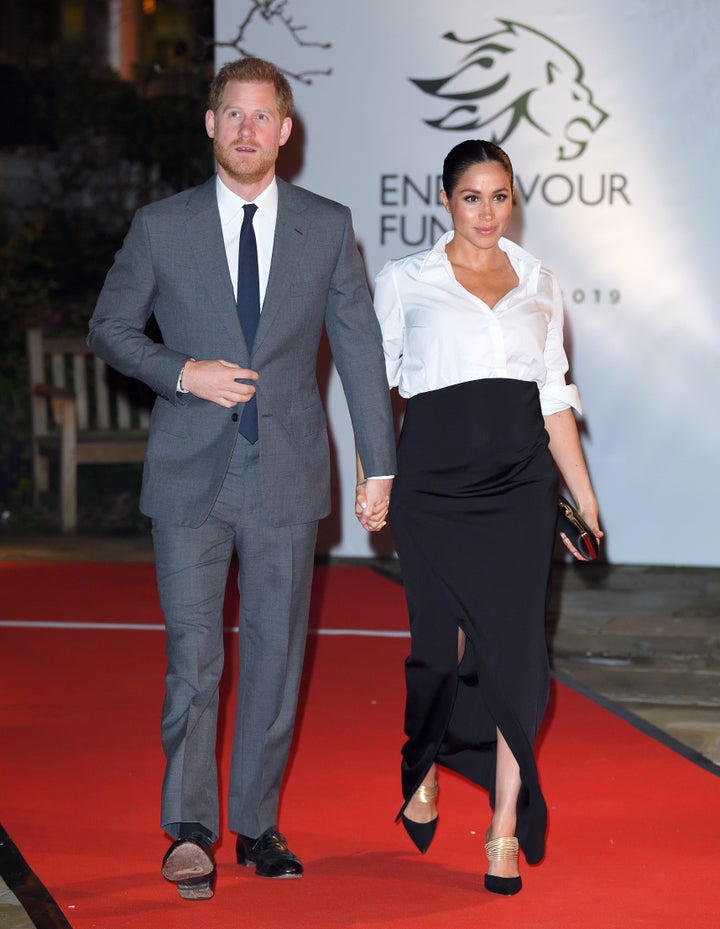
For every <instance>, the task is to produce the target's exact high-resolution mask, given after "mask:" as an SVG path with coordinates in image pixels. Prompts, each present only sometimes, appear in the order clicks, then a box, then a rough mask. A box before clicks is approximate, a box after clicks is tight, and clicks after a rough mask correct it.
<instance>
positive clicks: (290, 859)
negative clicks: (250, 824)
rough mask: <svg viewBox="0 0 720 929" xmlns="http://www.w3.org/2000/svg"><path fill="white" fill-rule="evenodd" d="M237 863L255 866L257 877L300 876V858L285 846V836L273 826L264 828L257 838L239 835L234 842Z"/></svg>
mask: <svg viewBox="0 0 720 929" xmlns="http://www.w3.org/2000/svg"><path fill="white" fill-rule="evenodd" d="M235 852H236V853H237V863H238V864H241V865H245V867H246V868H252V867H253V866H254V867H255V873H256V874H257V875H258V876H259V877H286V878H289V877H302V876H303V866H302V864H301V862H300V859H299V858H298V857H297V856H296V855H293V853H292V852H291V851H290V849H289V848H288V847H287V842H286V841H285V836H284V835H280V833H279V832H278V831H277V829H275V828H274V827H271V828H270V829H266V830H265V832H263V834H262V835H261V836H260V837H259V838H257V839H250V838H248V836H246V835H239V836H238V837H237V842H236V843H235Z"/></svg>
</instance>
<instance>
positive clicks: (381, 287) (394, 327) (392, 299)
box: [374, 261, 404, 387]
mask: <svg viewBox="0 0 720 929" xmlns="http://www.w3.org/2000/svg"><path fill="white" fill-rule="evenodd" d="M395 265H396V262H394V261H388V263H387V264H386V265H385V266H384V267H383V269H382V270H381V271H380V273H379V274H378V276H377V277H376V278H375V299H374V303H375V313H376V315H377V318H378V321H379V323H380V328H381V330H382V337H383V352H384V354H385V371H386V374H387V379H388V384H389V385H390V387H397V386H398V384H399V383H400V373H401V369H402V356H403V343H404V325H403V313H402V302H401V300H400V294H399V292H398V287H397V281H396V279H395Z"/></svg>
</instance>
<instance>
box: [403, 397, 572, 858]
mask: <svg viewBox="0 0 720 929" xmlns="http://www.w3.org/2000/svg"><path fill="white" fill-rule="evenodd" d="M557 483H558V478H557V472H556V470H555V466H554V464H553V461H552V457H551V455H550V452H549V451H548V435H547V432H546V431H545V428H544V422H543V417H542V413H541V410H540V400H539V395H538V390H537V386H536V385H535V384H534V383H529V382H526V381H517V380H510V379H504V378H502V379H500V378H498V379H488V380H479V381H469V382H467V383H462V384H457V385H454V386H451V387H445V388H442V389H440V390H434V391H429V392H427V393H422V394H418V395H416V396H415V397H413V398H411V399H410V400H409V401H408V404H407V408H406V412H405V419H404V422H403V428H402V433H401V436H400V442H399V445H398V473H397V477H396V480H395V484H394V487H393V493H392V498H391V504H390V524H391V527H392V531H393V537H394V541H395V545H396V548H397V552H398V556H399V558H400V564H401V568H402V575H403V582H404V586H405V595H406V598H407V604H408V610H409V614H410V631H411V650H410V655H409V657H408V659H407V661H406V663H405V677H406V687H407V702H406V711H405V734H406V735H407V742H406V743H405V745H404V746H403V752H402V754H403V761H402V791H403V797H404V801H405V802H404V804H403V807H402V809H401V811H400V812H402V810H403V809H404V808H405V805H406V804H407V802H408V801H409V799H410V797H411V796H412V795H413V793H414V792H415V790H416V789H417V788H418V786H419V785H420V783H421V782H422V780H423V778H424V777H425V775H426V774H427V772H428V770H429V768H430V766H431V765H432V763H433V762H434V761H435V762H437V763H438V764H440V765H444V766H445V767H447V768H451V769H453V770H455V771H457V772H458V773H460V774H462V775H464V776H465V777H467V778H469V779H470V780H471V781H473V782H475V783H477V784H479V785H481V786H482V787H484V788H485V789H486V790H487V791H488V792H489V795H490V804H491V806H493V807H494V803H495V796H494V787H495V760H496V750H497V729H499V730H500V732H502V734H503V736H504V738H505V740H506V741H507V743H508V745H509V747H510V749H511V751H512V753H513V755H514V756H515V758H516V760H517V762H518V764H519V766H520V776H521V780H522V786H521V791H520V797H519V800H518V825H517V832H516V834H517V837H518V841H519V843H520V847H521V848H522V850H523V852H524V854H525V857H526V859H527V861H528V862H530V863H534V862H537V861H539V860H540V859H541V858H542V856H543V854H544V849H545V830H546V824H547V808H546V805H545V800H544V798H543V795H542V792H541V790H540V785H539V782H538V773H537V768H536V765H535V759H534V755H533V745H534V741H535V738H536V736H537V732H538V728H539V726H540V722H541V720H542V717H543V714H544V712H545V708H546V705H547V699H548V692H549V664H548V657H547V648H546V644H545V610H546V605H547V596H548V585H549V578H550V566H551V559H552V550H553V542H554V532H555V525H556V510H557V503H556V500H557ZM458 628H460V629H462V630H463V632H464V633H465V635H466V636H467V644H466V648H465V652H464V655H463V658H462V660H461V661H460V663H459V664H458ZM398 815H399V814H398Z"/></svg>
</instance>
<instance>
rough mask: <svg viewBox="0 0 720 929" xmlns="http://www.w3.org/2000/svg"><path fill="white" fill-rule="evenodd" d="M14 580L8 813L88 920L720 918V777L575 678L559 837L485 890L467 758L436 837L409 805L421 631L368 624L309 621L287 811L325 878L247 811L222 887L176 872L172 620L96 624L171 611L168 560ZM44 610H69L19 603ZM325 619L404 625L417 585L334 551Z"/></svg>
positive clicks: (555, 781)
mask: <svg viewBox="0 0 720 929" xmlns="http://www.w3.org/2000/svg"><path fill="white" fill-rule="evenodd" d="M0 583H1V584H2V603H1V605H0V620H2V621H3V623H5V624H4V625H1V626H0V752H1V757H2V763H1V764H0V822H2V824H3V826H4V827H5V829H6V830H7V832H8V833H9V835H10V837H11V838H12V839H13V840H14V842H15V843H16V845H17V846H18V848H19V849H20V851H21V852H22V854H23V855H24V856H25V858H26V860H27V862H28V863H29V865H30V866H31V868H33V869H34V871H35V872H36V873H37V875H38V876H39V877H40V879H41V880H42V881H43V882H44V883H45V885H46V887H47V888H48V889H49V891H50V893H51V894H52V895H53V896H54V898H55V900H56V901H57V903H58V904H59V905H60V907H61V909H62V911H63V913H64V914H65V916H66V917H67V919H68V921H69V923H70V925H71V926H72V927H73V929H121V927H122V929H126V927H127V929H190V927H192V929H198V927H199V929H246V927H247V929H322V927H327V929H335V927H360V929H370V927H374V929H445V927H447V929H450V927H452V929H465V927H473V929H474V927H477V926H486V927H490V929H495V927H505V926H507V927H512V929H560V927H568V929H627V927H648V929H705V927H708V929H709V927H711V926H712V927H713V929H715V927H716V926H717V924H718V916H719V914H720V892H719V891H718V886H717V878H716V874H717V871H718V866H720V842H719V840H718V836H719V835H720V779H719V778H717V777H715V776H714V775H712V774H710V773H708V772H707V771H703V770H702V769H700V768H698V767H696V766H694V765H693V764H691V763H690V762H689V761H687V760H685V759H683V758H681V757H680V756H678V755H676V754H674V753H673V752H672V751H670V750H669V749H668V748H666V747H664V746H662V745H660V744H659V743H657V742H654V741H653V740H652V739H650V738H648V737H647V736H646V735H643V734H642V733H640V732H638V731H637V730H636V729H634V728H633V727H632V726H631V725H629V724H628V723H626V722H624V721H622V720H620V719H618V718H617V717H615V716H614V715H612V714H611V713H609V712H607V711H606V710H604V709H601V708H600V707H598V706H596V705H595V704H593V703H592V702H590V701H589V700H587V699H586V698H584V697H581V696H579V695H578V694H576V693H574V692H573V691H572V690H570V689H568V688H567V687H564V686H561V685H559V684H555V685H554V688H553V700H552V705H551V711H550V713H549V714H548V725H547V726H546V729H545V732H544V737H543V740H542V744H541V747H540V751H539V764H540V772H541V776H542V781H543V786H544V789H545V793H546V796H547V799H548V804H549V807H550V831H549V838H548V853H547V856H546V859H545V861H544V862H543V863H542V864H541V865H539V866H536V867H533V868H529V867H527V866H526V865H524V866H523V867H522V873H523V881H524V889H523V892H522V893H521V894H519V896H517V897H514V898H511V899H505V898H498V897H494V896H492V895H490V894H487V893H485V892H484V891H483V889H482V879H481V875H482V872H483V870H484V864H483V863H484V856H483V852H482V833H483V832H484V829H485V827H486V825H487V821H488V807H487V801H486V798H485V796H484V794H482V793H481V792H480V791H479V790H477V789H476V788H473V787H471V786H470V785H468V784H465V783H464V782H462V781H461V780H460V779H459V778H457V777H455V776H453V775H451V774H449V773H447V772H441V797H440V804H439V808H440V816H441V820H440V825H439V827H438V833H437V837H436V839H435V842H434V843H433V845H432V847H431V849H430V851H429V852H428V854H427V855H425V856H420V855H419V854H417V853H416V852H415V851H414V850H413V848H412V846H411V845H410V842H409V840H408V839H407V837H406V836H405V834H404V832H403V830H402V828H401V827H398V826H395V825H394V823H393V820H394V817H395V814H396V812H397V808H398V806H399V803H400V796H399V778H398V767H399V749H400V745H401V742H402V698H403V693H402V688H403V668H402V663H403V660H404V657H405V654H406V651H407V646H408V643H407V641H406V640H405V639H404V638H392V637H377V636H375V637H371V636H358V635H312V636H311V637H310V639H309V644H308V661H307V665H306V675H305V687H304V690H303V699H302V705H301V709H300V717H299V723H298V734H297V735H298V737H297V739H296V750H295V753H294V756H293V761H292V769H291V773H290V777H289V779H288V782H287V788H286V790H285V793H284V796H283V803H282V808H281V822H280V826H281V829H282V830H283V831H284V832H285V833H286V834H287V835H288V837H289V839H290V842H291V846H292V848H293V850H295V851H296V852H297V853H298V854H299V855H300V856H301V858H302V859H303V861H304V863H305V867H306V876H305V878H304V879H303V880H301V881H280V882H277V881H263V880H261V879H259V878H257V877H256V876H255V875H254V873H253V872H252V870H250V869H244V868H243V869H240V868H238V867H237V866H236V865H235V864H234V863H233V842H232V837H231V836H229V835H228V834H227V833H226V834H225V835H224V837H223V841H222V843H221V844H220V846H219V847H218V849H217V859H218V886H217V893H216V896H215V898H214V899H213V900H211V901H208V902H203V903H186V902H183V901H181V900H180V899H179V898H178V897H177V894H176V891H175V889H174V887H173V886H172V885H170V884H167V883H166V882H164V881H163V880H162V878H161V877H160V860H161V858H162V855H163V852H164V850H165V848H166V845H167V840H166V839H165V837H164V836H163V834H162V832H161V831H160V829H159V827H158V825H157V823H158V798H159V789H160V779H161V775H162V756H161V752H160V746H159V722H158V721H159V713H160V704H161V700H162V683H163V681H162V678H163V669H164V656H163V636H162V633H161V632H160V631H153V630H152V629H145V628H130V629H127V628H120V629H117V628H94V627H93V626H91V625H89V624H91V623H107V624H113V623H114V624H131V625H133V626H135V625H138V624H140V625H147V626H156V625H159V624H160V623H161V617H160V613H159V608H158V606H157V601H156V595H155V590H154V577H153V568H152V565H144V564H142V565H94V564H93V565H76V564H7V563H5V564H0ZM231 599H232V598H231ZM227 619H228V625H234V624H235V620H234V616H233V606H232V603H231V604H230V606H229V609H228V614H227ZM26 620H32V621H33V622H35V623H38V622H41V623H46V622H48V623H50V624H51V625H50V626H49V627H46V626H44V625H43V626H42V627H39V628H38V627H37V626H35V627H33V626H23V625H18V626H13V625H7V624H6V623H7V621H16V622H22V621H26ZM60 623H77V624H78V626H77V627H74V628H67V627H63V626H60V625H58V624H60ZM52 624H55V628H52ZM311 625H312V626H314V627H319V628H321V629H324V630H326V631H332V630H339V629H356V630H359V629H369V630H372V629H375V630H382V629H384V630H397V631H402V630H403V629H404V628H405V625H406V619H405V608H404V602H403V599H402V590H401V588H400V587H399V586H398V585H396V584H395V583H393V582H392V581H390V580H388V579H386V578H383V577H381V576H379V575H378V574H376V573H374V572H373V571H371V570H370V569H368V568H363V567H336V568H329V569H322V568H321V569H318V571H317V579H316V585H315V590H314V598H313V612H312V618H311ZM227 641H228V643H229V646H230V647H229V648H228V668H227V676H226V680H227V682H228V683H229V682H230V681H231V679H232V677H233V675H234V674H235V672H236V668H237V659H236V656H235V654H234V652H235V649H234V646H235V643H236V641H237V640H236V637H235V636H234V635H232V634H228V637H227ZM225 689H226V694H227V698H228V699H227V700H226V711H225V712H224V714H223V717H222V720H221V735H220V751H221V762H222V764H221V767H222V772H223V774H222V777H223V779H225V778H226V771H227V764H228V760H229V759H228V754H229V753H228V751H227V747H228V745H227V740H228V737H229V736H228V734H229V727H230V723H231V719H232V712H233V706H232V694H231V688H230V687H229V686H226V688H225Z"/></svg>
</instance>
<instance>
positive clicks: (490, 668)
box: [358, 140, 602, 894]
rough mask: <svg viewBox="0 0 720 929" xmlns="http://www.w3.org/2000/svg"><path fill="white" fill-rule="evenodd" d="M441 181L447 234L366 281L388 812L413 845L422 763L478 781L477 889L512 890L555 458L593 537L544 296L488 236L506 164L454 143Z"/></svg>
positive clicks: (526, 821) (541, 695)
mask: <svg viewBox="0 0 720 929" xmlns="http://www.w3.org/2000/svg"><path fill="white" fill-rule="evenodd" d="M443 187H444V190H443V192H442V200H443V204H444V206H445V209H446V210H447V211H448V213H449V214H450V215H451V217H452V221H453V230H452V231H451V232H448V233H447V234H445V235H444V236H443V237H442V238H441V239H440V240H439V241H438V242H437V243H436V244H435V246H434V247H433V248H431V249H429V250H427V251H423V252H419V253H417V254H414V255H410V256H409V257H406V258H403V259H400V260H398V261H391V262H389V263H388V264H387V265H386V266H385V267H384V268H383V269H382V271H381V272H380V274H379V275H378V277H377V281H376V289H375V308H376V312H377V316H378V319H379V321H380V325H381V327H382V331H383V338H384V348H385V358H386V367H387V374H388V381H389V383H390V386H391V387H393V386H397V387H398V389H399V393H400V394H401V396H403V397H405V398H407V407H406V411H405V417H404V422H403V428H402V434H401V437H400V442H399V446H398V474H397V477H396V480H395V486H394V488H393V493H392V498H391V503H390V522H391V526H392V529H393V536H394V540H395V544H396V547H397V551H398V555H399V558H400V563H401V566H402V573H403V581H404V585H405V592H406V597H407V603H408V609H409V613H410V631H411V652H410V655H409V657H408V659H407V661H406V686H407V703H406V716H405V731H406V735H407V742H406V743H405V745H404V747H403V763H402V789H403V796H404V803H403V806H402V808H401V810H400V813H399V814H398V817H399V818H400V817H401V818H402V822H403V824H404V826H405V828H406V830H407V832H408V834H409V835H410V837H411V839H412V840H413V841H414V842H415V844H416V845H417V847H418V848H419V850H420V851H421V852H425V851H426V850H427V848H428V846H429V844H430V842H431V841H432V838H433V835H434V833H435V827H436V824H437V809H436V806H435V798H436V795H437V772H436V765H438V764H439V765H444V766H446V767H448V768H452V769H454V770H456V771H458V772H459V773H461V774H463V775H464V776H466V777H468V778H470V779H471V780H472V781H474V782H476V783H477V784H479V785H481V786H483V787H484V788H485V789H486V790H488V791H489V794H490V804H491V807H492V818H491V822H490V825H489V827H488V830H487V834H486V843H487V844H486V846H485V849H486V853H487V857H488V870H487V873H486V874H485V886H486V888H487V889H488V890H490V891H493V892H495V893H501V894H514V893H517V892H518V891H519V890H520V889H521V886H522V883H521V879H520V876H519V872H518V844H519V847H520V848H522V850H523V852H524V854H525V857H526V860H527V861H528V862H529V863H531V864H532V863H535V862H538V861H539V860H540V859H541V858H542V856H543V854H544V848H545V830H546V820H547V810H546V805H545V801H544V799H543V796H542V792H541V790H540V786H539V783H538V775H537V769H536V766H535V760H534V757H533V744H534V741H535V737H536V735H537V732H538V728H539V725H540V722H541V720H542V717H543V713H544V711H545V706H546V703H547V697H548V691H549V667H548V658H547V649H546V644H545V635H544V614H545V605H546V602H547V585H548V579H549V573H550V563H551V557H552V550H553V542H554V533H555V525H556V513H557V484H558V475H557V471H556V466H557V468H558V469H559V471H560V474H561V476H562V478H563V480H564V482H565V483H566V485H567V487H568V489H569V491H570V493H571V494H572V496H573V497H574V498H575V501H576V503H577V505H578V509H579V510H580V512H581V513H582V515H583V516H584V518H585V520H586V521H587V522H588V523H589V524H590V526H591V527H592V529H593V531H594V532H595V534H596V536H597V537H598V538H599V537H600V536H601V535H602V533H601V532H600V530H599V528H598V515H597V503H596V500H595V495H594V493H593V490H592V487H591V484H590V479H589V476H588V472H587V468H586V466H585V461H584V458H583V453H582V450H581V447H580V441H579V438H578V431H577V427H576V424H575V418H574V413H573V408H574V409H576V410H577V411H578V412H580V409H581V408H580V402H579V398H578V393H577V390H576V388H575V387H574V386H573V385H567V384H566V383H565V373H566V371H567V368H568V363H567V358H566V355H565V351H564V349H563V341H562V329H563V310H562V297H561V294H560V289H559V287H558V284H557V281H556V279H555V277H554V275H553V274H552V273H551V272H549V271H547V270H546V269H545V268H543V267H542V266H541V264H540V262H539V261H537V260H536V259H534V258H533V257H532V256H531V255H529V254H528V253H527V252H526V251H524V250H523V249H521V248H520V247H519V246H517V245H515V244H514V243H512V242H510V241H508V240H507V239H505V238H503V234H504V232H505V231H506V229H507V227H508V225H509V223H510V218H511V214H512V203H513V171H512V165H511V164H510V160H509V159H508V157H507V155H506V154H505V152H504V151H503V150H502V149H500V148H498V146H496V145H494V144H492V143H490V142H484V141H473V140H469V141H466V142H462V143H461V144H459V145H457V146H456V147H455V148H453V149H452V151H451V152H450V153H449V154H448V156H447V158H446V159H445V162H444V167H443ZM362 502H363V500H362V485H360V486H359V499H358V506H360V504H361V503H362ZM563 539H564V541H565V544H566V545H567V546H568V548H569V549H570V550H571V551H572V552H573V553H574V554H575V555H576V556H577V557H579V554H578V553H577V552H575V550H574V549H573V547H572V545H571V544H570V542H569V540H567V539H566V538H565V537H563Z"/></svg>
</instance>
